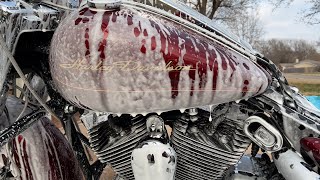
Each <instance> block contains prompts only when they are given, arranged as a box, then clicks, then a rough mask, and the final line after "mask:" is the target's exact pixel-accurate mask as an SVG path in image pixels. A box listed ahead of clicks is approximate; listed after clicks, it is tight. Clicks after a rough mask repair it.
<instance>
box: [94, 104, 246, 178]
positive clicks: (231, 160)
mask: <svg viewBox="0 0 320 180" xmlns="http://www.w3.org/2000/svg"><path fill="white" fill-rule="evenodd" d="M210 109H211V108H198V109H191V110H187V111H186V112H184V113H180V111H174V112H169V113H163V114H161V115H160V116H159V117H161V118H162V119H164V120H165V121H166V122H169V123H168V124H171V126H172V131H171V130H170V128H169V130H168V132H169V134H170V133H171V138H170V140H171V143H172V146H173V147H174V149H175V151H176V153H177V168H176V174H175V179H178V180H183V179H194V180H203V179H222V178H223V177H224V176H225V174H226V173H227V172H228V169H232V168H231V167H232V166H233V165H235V164H236V163H237V162H238V161H239V159H240V158H241V156H242V155H243V153H244V152H245V150H246V149H247V148H248V146H249V144H250V143H251V141H250V140H249V139H248V138H247V137H246V136H245V134H244V132H243V126H244V120H245V119H246V118H248V112H247V109H246V108H245V107H243V106H242V105H240V104H237V103H230V104H223V105H219V106H217V107H215V108H212V111H211V113H210ZM168 114H174V115H173V116H170V115H168ZM105 116H108V118H107V121H104V122H102V123H99V124H98V125H96V126H94V127H93V128H91V129H90V130H89V135H90V143H91V146H92V149H93V150H94V151H95V154H96V155H97V157H98V158H99V159H100V161H101V162H104V163H108V164H110V165H111V166H112V168H113V169H114V170H115V171H116V173H118V174H119V175H121V176H122V177H123V178H124V179H129V180H131V179H134V174H133V171H132V167H131V155H132V151H133V150H134V149H135V148H136V146H137V145H138V144H139V143H141V142H142V141H143V140H144V139H145V138H146V137H147V136H148V132H147V128H146V119H147V117H148V115H147V116H142V115H138V116H136V117H132V116H131V115H122V116H120V117H118V116H113V115H100V116H99V115H97V114H94V115H93V118H94V119H99V118H100V119H101V118H106V117H105ZM210 116H211V117H212V118H210ZM177 117H178V118H177ZM174 118H177V119H174ZM129 119H130V120H129ZM170 122H173V123H170Z"/></svg>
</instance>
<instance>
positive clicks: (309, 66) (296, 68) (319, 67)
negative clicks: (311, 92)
mask: <svg viewBox="0 0 320 180" xmlns="http://www.w3.org/2000/svg"><path fill="white" fill-rule="evenodd" d="M279 67H280V70H281V71H282V72H284V73H314V72H320V61H313V60H304V61H300V62H299V61H297V63H280V66H279Z"/></svg>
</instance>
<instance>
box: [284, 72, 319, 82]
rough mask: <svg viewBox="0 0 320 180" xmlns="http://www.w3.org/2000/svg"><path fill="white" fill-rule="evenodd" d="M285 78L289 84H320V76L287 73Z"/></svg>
mask: <svg viewBox="0 0 320 180" xmlns="http://www.w3.org/2000/svg"><path fill="white" fill-rule="evenodd" d="M285 77H286V78H287V79H288V81H289V82H296V83H298V82H300V83H311V84H320V74H298V73H287V74H285Z"/></svg>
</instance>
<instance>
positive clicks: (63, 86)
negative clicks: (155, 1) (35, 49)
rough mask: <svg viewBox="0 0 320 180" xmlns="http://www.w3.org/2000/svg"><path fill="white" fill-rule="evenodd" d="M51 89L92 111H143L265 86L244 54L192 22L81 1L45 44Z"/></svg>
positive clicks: (212, 100) (224, 98) (231, 96)
mask: <svg viewBox="0 0 320 180" xmlns="http://www.w3.org/2000/svg"><path fill="white" fill-rule="evenodd" d="M50 67H51V73H52V77H53V80H54V83H55V86H56V88H57V89H58V90H59V92H60V93H61V94H62V95H63V96H64V98H66V99H67V100H68V101H70V102H72V103H73V104H75V105H77V106H79V107H82V108H86V109H91V110H95V111H101V112H113V113H145V112H156V111H166V110H174V109H183V108H190V107H198V106H204V105H211V104H220V103H225V102H230V101H235V100H240V99H247V98H249V97H252V96H254V95H257V94H260V93H262V92H264V91H265V89H266V88H267V86H268V76H267V75H266V74H265V73H264V71H262V70H261V68H260V67H258V66H257V65H256V64H255V63H254V62H253V61H252V60H250V59H249V58H248V57H246V56H244V55H242V54H240V53H238V52H236V51H234V50H232V49H230V48H228V47H227V46H225V45H224V44H223V43H221V42H218V41H214V40H211V39H209V38H207V37H206V36H205V35H203V34H201V33H197V32H196V31H195V30H194V29H192V28H187V27H186V26H183V25H182V24H179V23H177V22H174V21H171V20H170V19H167V18H163V17H162V16H160V15H155V14H152V13H149V12H146V11H143V10H138V9H135V8H131V7H125V6H121V8H120V9H118V10H114V11H104V10H96V9H91V8H89V7H82V8H80V9H79V10H78V11H75V12H73V13H72V14H70V15H69V16H68V17H67V18H66V19H64V20H63V21H61V23H60V25H59V27H58V28H57V30H56V32H55V34H54V36H53V39H52V44H51V53H50Z"/></svg>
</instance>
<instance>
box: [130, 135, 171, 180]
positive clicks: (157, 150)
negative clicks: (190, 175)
mask: <svg viewBox="0 0 320 180" xmlns="http://www.w3.org/2000/svg"><path fill="white" fill-rule="evenodd" d="M176 159H177V155H176V152H175V151H174V149H173V148H172V147H171V146H170V144H169V143H166V144H164V143H162V142H160V141H158V140H147V141H143V142H142V143H140V144H139V146H138V147H137V148H135V149H134V150H133V152H132V157H131V165H132V169H133V172H134V177H135V179H139V180H150V179H152V180H174V179H175V178H174V175H175V172H176V166H177V161H176Z"/></svg>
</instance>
